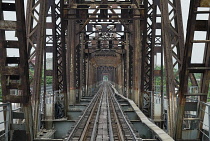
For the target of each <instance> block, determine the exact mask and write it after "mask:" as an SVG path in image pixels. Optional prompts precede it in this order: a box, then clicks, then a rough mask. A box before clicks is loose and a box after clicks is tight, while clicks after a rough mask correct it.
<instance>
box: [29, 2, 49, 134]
mask: <svg viewBox="0 0 210 141" xmlns="http://www.w3.org/2000/svg"><path fill="white" fill-rule="evenodd" d="M39 4H40V5H39V6H40V13H39V14H40V15H39V25H38V29H37V30H38V31H39V32H37V39H38V40H37V46H36V59H35V70H34V76H36V77H34V82H33V96H32V97H33V98H32V100H33V101H32V103H33V105H34V136H36V135H37V132H38V131H39V126H38V125H39V120H40V119H39V117H40V115H39V113H40V95H41V83H42V69H43V53H44V47H45V44H46V14H47V13H46V12H47V10H46V6H47V2H46V1H40V3H39ZM31 8H32V7H31ZM31 10H32V11H33V9H31ZM32 11H31V12H32ZM29 26H30V25H29Z"/></svg>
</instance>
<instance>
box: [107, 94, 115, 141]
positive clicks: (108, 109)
mask: <svg viewBox="0 0 210 141" xmlns="http://www.w3.org/2000/svg"><path fill="white" fill-rule="evenodd" d="M106 98H107V99H106V100H107V111H108V120H109V122H108V123H109V140H110V141H114V135H113V130H112V120H111V112H110V102H109V96H108V92H107V95H106Z"/></svg>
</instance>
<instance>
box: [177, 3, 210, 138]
mask: <svg viewBox="0 0 210 141" xmlns="http://www.w3.org/2000/svg"><path fill="white" fill-rule="evenodd" d="M202 2H204V1H200V0H191V1H190V10H189V17H188V24H187V35H186V43H185V48H184V56H185V59H184V60H183V67H182V70H181V73H180V74H181V82H180V90H179V103H178V104H179V107H178V114H177V117H178V118H177V128H176V140H179V139H182V137H183V136H184V135H183V134H184V133H183V125H184V122H183V120H188V121H189V120H190V121H196V120H197V119H199V121H201V122H200V123H199V124H197V125H198V126H196V127H195V129H198V132H197V133H196V134H197V136H196V137H195V138H194V139H200V140H201V139H202V137H201V135H202V133H201V132H200V131H199V130H201V129H202V126H203V122H202V121H203V119H204V113H205V112H202V110H204V111H205V106H204V105H202V104H201V105H200V106H199V109H202V110H199V111H198V110H197V108H198V107H196V108H194V109H192V111H194V112H196V113H197V116H196V117H193V118H191V117H189V118H188V116H187V115H186V112H187V105H188V104H187V103H189V102H193V101H189V100H187V99H188V98H189V96H190V97H191V98H194V97H196V98H197V99H199V102H200V103H205V102H206V101H207V94H208V89H209V82H210V71H209V69H208V68H209V64H210V60H209V58H210V54H209V51H210V50H209V49H210V46H209V43H208V40H209V39H210V33H209V27H210V18H209V17H208V19H206V20H205V23H208V26H205V28H204V27H203V28H202V30H201V28H200V25H199V24H197V23H198V22H199V20H197V18H198V17H199V16H203V15H202V14H208V15H209V11H208V12H207V13H206V12H204V13H199V7H202V6H206V7H208V4H207V5H206V4H204V3H202ZM201 3H202V5H201ZM203 4H204V5H203ZM198 13H199V15H198ZM199 31H200V32H204V31H206V33H207V34H206V37H204V38H203V39H202V43H203V44H204V45H205V46H204V54H203V62H201V63H196V64H193V63H192V61H191V60H192V57H193V56H192V55H193V47H194V46H196V41H195V38H194V37H195V34H196V32H199ZM198 54H199V52H197V54H196V55H198ZM200 54H201V53H200ZM191 73H192V74H193V73H201V77H200V78H199V83H200V88H199V89H198V90H197V92H193V93H190V92H189V91H188V89H189V86H190V85H189V83H188V82H189V79H190V78H191V77H192V74H191ZM194 80H195V81H197V79H194ZM196 83H198V82H194V84H196ZM191 105H192V104H191ZM184 117H187V118H184ZM192 130H193V129H192Z"/></svg>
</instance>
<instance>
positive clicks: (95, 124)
mask: <svg viewBox="0 0 210 141" xmlns="http://www.w3.org/2000/svg"><path fill="white" fill-rule="evenodd" d="M103 89H104V88H103ZM103 95H104V91H103V92H102V95H101V99H100V103H99V105H100V106H99V108H98V110H97V114H96V118H95V122H94V126H93V131H92V136H91V138H90V140H91V141H94V140H95V139H96V132H97V123H98V120H99V114H100V111H101V105H102V99H103Z"/></svg>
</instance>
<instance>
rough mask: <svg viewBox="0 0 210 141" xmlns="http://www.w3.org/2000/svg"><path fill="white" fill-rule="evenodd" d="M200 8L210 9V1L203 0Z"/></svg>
mask: <svg viewBox="0 0 210 141" xmlns="http://www.w3.org/2000/svg"><path fill="white" fill-rule="evenodd" d="M200 6H201V7H210V0H201V2H200Z"/></svg>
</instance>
